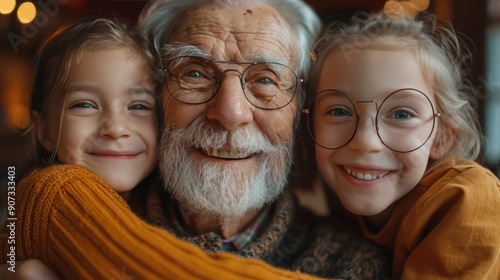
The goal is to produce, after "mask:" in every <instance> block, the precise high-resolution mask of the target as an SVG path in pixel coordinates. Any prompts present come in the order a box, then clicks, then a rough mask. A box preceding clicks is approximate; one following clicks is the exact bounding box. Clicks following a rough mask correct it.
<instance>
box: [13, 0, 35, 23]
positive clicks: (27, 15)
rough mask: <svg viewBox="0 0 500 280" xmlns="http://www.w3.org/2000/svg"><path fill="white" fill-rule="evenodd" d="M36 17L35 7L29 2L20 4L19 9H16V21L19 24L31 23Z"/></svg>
mask: <svg viewBox="0 0 500 280" xmlns="http://www.w3.org/2000/svg"><path fill="white" fill-rule="evenodd" d="M35 17H36V7H35V5H34V4H33V3H31V2H24V3H22V4H21V5H20V6H19V8H17V19H18V20H19V22H21V23H24V24H28V23H30V22H32V21H33V20H34V19H35Z"/></svg>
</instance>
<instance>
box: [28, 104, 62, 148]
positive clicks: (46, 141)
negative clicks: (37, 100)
mask: <svg viewBox="0 0 500 280" xmlns="http://www.w3.org/2000/svg"><path fill="white" fill-rule="evenodd" d="M31 116H32V117H33V120H34V121H35V127H34V128H33V129H34V130H35V135H36V139H37V140H38V142H39V143H40V144H41V145H42V147H43V148H44V149H45V150H46V151H48V152H52V151H54V150H55V148H56V142H57V141H56V139H52V138H51V136H50V131H49V129H48V124H47V123H46V121H45V120H44V119H43V118H42V116H41V115H40V113H39V112H37V111H33V112H31Z"/></svg>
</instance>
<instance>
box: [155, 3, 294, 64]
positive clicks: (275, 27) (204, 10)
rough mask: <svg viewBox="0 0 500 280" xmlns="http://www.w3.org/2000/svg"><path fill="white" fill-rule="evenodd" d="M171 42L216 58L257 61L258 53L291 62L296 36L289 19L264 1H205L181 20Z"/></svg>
mask: <svg viewBox="0 0 500 280" xmlns="http://www.w3.org/2000/svg"><path fill="white" fill-rule="evenodd" d="M166 41H167V42H165V43H168V44H182V45H191V46H195V47H196V48H199V49H200V50H202V51H203V52H204V53H206V54H207V55H208V56H209V57H210V58H211V59H214V60H227V61H255V60H257V59H256V58H257V57H273V58H274V59H273V60H276V61H279V62H282V63H286V64H290V63H291V62H292V60H294V59H296V57H293V56H297V52H296V40H294V33H293V32H292V31H291V28H290V26H289V25H288V23H287V22H286V20H285V19H283V17H282V16H281V15H280V13H278V12H277V11H276V10H275V9H274V8H272V7H270V6H267V5H263V4H256V3H254V4H252V3H248V4H238V5H235V6H227V5H220V4H216V3H210V4H202V5H199V6H196V7H195V8H193V9H191V10H189V11H188V12H187V13H186V14H185V15H184V16H183V17H182V21H179V22H178V23H177V25H176V26H175V28H174V29H173V32H172V34H171V36H170V38H167V39H166Z"/></svg>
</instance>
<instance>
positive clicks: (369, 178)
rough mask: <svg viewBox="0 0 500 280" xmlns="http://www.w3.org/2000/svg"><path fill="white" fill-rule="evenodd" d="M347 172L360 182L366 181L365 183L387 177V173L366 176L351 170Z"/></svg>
mask: <svg viewBox="0 0 500 280" xmlns="http://www.w3.org/2000/svg"><path fill="white" fill-rule="evenodd" d="M345 171H346V172H347V174H349V175H351V176H353V177H355V178H357V179H359V180H365V181H371V180H375V179H379V178H382V177H384V176H385V175H387V173H384V174H364V173H361V172H355V171H352V170H350V169H345Z"/></svg>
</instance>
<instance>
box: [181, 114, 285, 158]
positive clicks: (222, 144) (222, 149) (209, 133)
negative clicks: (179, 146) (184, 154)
mask: <svg viewBox="0 0 500 280" xmlns="http://www.w3.org/2000/svg"><path fill="white" fill-rule="evenodd" d="M201 122H202V121H201V120H197V121H195V122H194V123H193V125H192V126H190V127H189V128H187V129H186V131H185V133H186V135H187V136H188V137H186V138H185V139H186V140H187V139H191V141H192V143H190V144H191V146H194V147H195V148H197V149H200V150H203V151H205V152H207V153H208V154H209V155H213V156H222V155H226V156H228V157H248V156H251V155H252V154H259V153H273V152H276V151H277V149H276V147H275V146H274V145H273V144H272V143H271V142H270V141H269V139H268V138H267V136H266V135H264V134H263V133H262V132H261V131H259V130H258V129H255V128H249V127H245V128H238V129H236V130H233V131H227V130H225V129H223V128H222V127H220V126H218V125H217V124H213V123H206V124H202V123H201Z"/></svg>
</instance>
